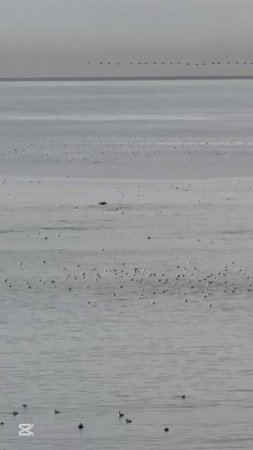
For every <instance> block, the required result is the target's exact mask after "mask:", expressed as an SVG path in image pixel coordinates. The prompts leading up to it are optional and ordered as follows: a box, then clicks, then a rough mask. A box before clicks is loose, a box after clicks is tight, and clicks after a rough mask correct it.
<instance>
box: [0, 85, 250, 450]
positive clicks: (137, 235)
mask: <svg viewBox="0 0 253 450" xmlns="http://www.w3.org/2000/svg"><path fill="white" fill-rule="evenodd" d="M252 87H253V82H251V81H196V82H193V81H191V82H190V81H189V82H187V81H184V82H182V81H180V82H176V81H175V82H171V81H170V82H108V83H106V82H99V83H98V82H97V83H95V82H94V83H93V82H87V83H0V183H1V184H0V205H1V208H0V307H1V315H0V421H3V422H4V425H0V450H3V449H6V450H7V449H8V450H13V449H14V450H16V449H18V450H29V449H31V450H32V449H38V450H39V449H41V450H42V449H43V450H55V449H56V450H58V449H59V450H69V448H71V449H72V450H81V449H84V448H85V449H87V450H106V449H108V450H113V449H115V450H116V449H117V450H118V449H119V450H122V449H124V450H167V449H168V448H171V449H173V450H216V449H217V450H224V449H227V450H232V449H235V450H239V449H240V450H251V449H252V448H253V428H252V420H253V411H252V404H253V357H252V343H253V327H252V318H253V301H252V298H253V261H252V251H253V240H252V223H253V198H252V189H253V179H252V178H251V177H252V174H253V164H252V143H253V128H252V118H253V89H252ZM177 179H178V180H179V181H178V180H177ZM101 201H106V203H107V204H106V205H99V202H101ZM184 396H185V398H184ZM24 403H26V404H27V408H24V407H22V404H24ZM55 409H57V410H59V411H60V414H57V415H55V413H54V411H55ZM119 410H121V411H122V412H123V413H124V414H125V417H124V418H123V419H121V420H119V419H118V411H119ZM13 411H17V412H18V415H17V416H15V417H13V416H12V415H11V413H12V412H13ZM125 418H129V419H131V420H132V423H129V424H126V422H125ZM80 422H82V423H83V425H84V429H83V430H82V431H80V430H78V428H77V426H78V424H79V423H80ZM20 423H21V424H22V423H23V424H26V423H31V424H34V428H33V431H34V436H33V437H20V436H19V424H20ZM165 427H168V428H169V432H168V433H165V432H164V428H165Z"/></svg>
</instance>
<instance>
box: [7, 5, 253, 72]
mask: <svg viewBox="0 0 253 450" xmlns="http://www.w3.org/2000/svg"><path fill="white" fill-rule="evenodd" d="M252 43H253V0H0V76H29V75H31V76H36V75H38V76H50V75H59V76H60V75H63V76H68V75H73V76H78V75H85V73H84V72H85V71H86V70H87V71H88V72H87V73H90V72H91V71H94V70H95V71H99V70H101V67H100V68H99V67H97V68H95V66H96V63H98V61H99V60H112V61H113V60H115V61H120V64H123V65H124V64H127V63H128V61H130V60H133V59H135V58H136V59H138V60H140V61H141V60H142V58H144V59H149V58H150V60H154V59H155V60H160V59H161V60H164V59H165V58H166V57H175V58H177V59H180V58H187V59H189V60H191V59H194V60H197V59H198V58H199V59H202V60H204V59H205V58H218V59H221V60H222V59H223V58H224V59H227V58H229V59H232V58H235V59H240V58H242V59H243V58H247V57H249V56H250V54H251V46H252ZM88 61H89V62H91V66H89V67H87V63H88ZM110 70H111V71H112V72H113V67H111V68H110ZM89 71H90V72H89ZM111 74H112V75H113V73H111Z"/></svg>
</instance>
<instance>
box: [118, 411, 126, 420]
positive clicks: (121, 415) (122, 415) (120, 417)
mask: <svg viewBox="0 0 253 450" xmlns="http://www.w3.org/2000/svg"><path fill="white" fill-rule="evenodd" d="M124 415H125V414H123V413H122V412H121V411H119V414H118V416H119V419H122V417H124Z"/></svg>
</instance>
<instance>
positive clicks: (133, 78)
mask: <svg viewBox="0 0 253 450" xmlns="http://www.w3.org/2000/svg"><path fill="white" fill-rule="evenodd" d="M243 79H246V80H252V79H253V75H192V76H189V75H185V76H184V75H180V76H177V75H171V76H115V77H113V76H110V77H107V76H104V77H101V76H98V77H79V76H78V77H0V82H20V81H21V82H22V81H35V82H36V81H152V80H154V81H166V80H168V81H169V80H243Z"/></svg>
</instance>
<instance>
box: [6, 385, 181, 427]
mask: <svg viewBox="0 0 253 450" xmlns="http://www.w3.org/2000/svg"><path fill="white" fill-rule="evenodd" d="M181 398H182V399H183V400H185V398H186V395H185V394H183V395H181ZM22 408H23V409H27V404H26V403H23V404H22ZM60 413H61V411H59V410H58V409H55V410H54V414H55V415H58V414H60ZM10 414H11V415H12V416H13V417H16V416H18V414H19V413H18V411H12V412H11V413H10ZM118 418H119V421H120V422H121V421H122V420H125V423H126V424H130V423H132V422H133V420H132V419H129V418H127V417H125V413H123V412H122V411H119V412H118ZM4 425H5V422H3V421H2V420H1V421H0V426H1V427H3V426H4ZM77 428H78V429H79V430H83V429H84V428H85V427H84V425H83V423H82V422H80V423H79V424H78V425H77ZM169 431H170V429H169V427H167V426H166V427H164V432H165V433H168V432H169Z"/></svg>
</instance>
